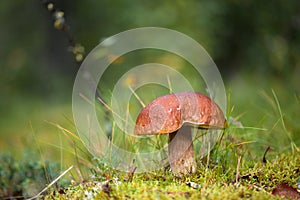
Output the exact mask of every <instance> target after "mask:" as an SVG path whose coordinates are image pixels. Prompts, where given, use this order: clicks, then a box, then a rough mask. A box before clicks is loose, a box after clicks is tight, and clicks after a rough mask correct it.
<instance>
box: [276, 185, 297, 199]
mask: <svg viewBox="0 0 300 200" xmlns="http://www.w3.org/2000/svg"><path fill="white" fill-rule="evenodd" d="M272 194H273V195H274V196H283V197H285V198H290V199H300V194H299V193H298V191H297V190H296V189H295V188H293V187H291V186H289V185H287V184H284V183H281V184H279V185H277V186H276V188H275V189H274V190H273V191H272Z"/></svg>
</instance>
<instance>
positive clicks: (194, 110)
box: [134, 92, 227, 176]
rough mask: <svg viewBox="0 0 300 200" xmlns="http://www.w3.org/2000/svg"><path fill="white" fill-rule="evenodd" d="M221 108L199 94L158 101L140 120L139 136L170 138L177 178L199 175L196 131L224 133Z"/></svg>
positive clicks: (170, 154) (171, 96) (171, 164)
mask: <svg viewBox="0 0 300 200" xmlns="http://www.w3.org/2000/svg"><path fill="white" fill-rule="evenodd" d="M226 124H227V123H226V120H225V117H224V114H223V112H222V110H221V109H220V107H219V106H218V105H217V104H216V103H215V102H214V101H213V100H211V99H210V98H209V97H207V96H205V95H203V94H200V93H198V92H181V93H175V94H168V95H164V96H161V97H158V98H156V99H155V100H153V101H152V102H151V103H150V104H148V105H147V106H146V107H145V108H143V110H142V111H141V112H140V114H139V115H138V117H137V120H136V125H135V129H134V133H135V134H136V135H151V134H152V135H153V134H169V144H168V153H169V163H170V167H171V170H172V172H173V173H174V174H177V175H179V176H180V175H181V174H188V173H194V172H195V171H196V161H195V158H194V146H193V139H192V127H197V128H199V129H209V128H216V129H224V128H226Z"/></svg>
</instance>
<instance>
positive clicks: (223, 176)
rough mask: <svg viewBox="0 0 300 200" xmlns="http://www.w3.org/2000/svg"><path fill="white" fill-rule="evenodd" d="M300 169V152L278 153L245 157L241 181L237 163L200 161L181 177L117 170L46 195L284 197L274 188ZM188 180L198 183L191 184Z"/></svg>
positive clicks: (292, 182) (289, 180)
mask: <svg viewBox="0 0 300 200" xmlns="http://www.w3.org/2000/svg"><path fill="white" fill-rule="evenodd" d="M253 163H254V164H253ZM247 166H252V167H247ZM299 169H300V155H298V154H296V153H295V154H289V155H287V154H282V155H279V156H277V157H276V158H275V159H274V160H271V161H268V162H267V163H265V164H264V163H262V162H261V161H260V162H255V161H253V160H249V161H244V162H243V165H241V168H240V171H239V174H240V176H239V181H238V182H236V181H235V176H236V166H235V165H232V166H230V165H229V166H228V168H227V169H225V170H224V169H223V166H221V164H219V165H215V166H214V167H211V166H210V167H208V168H207V167H206V166H204V165H199V166H198V169H197V172H196V173H195V174H193V175H190V176H185V177H182V178H175V177H174V176H173V175H172V174H171V173H170V172H169V171H165V170H159V171H156V172H149V173H140V174H134V176H133V179H132V182H126V181H124V177H125V176H126V174H124V173H122V172H116V171H114V172H112V173H113V174H114V176H115V177H114V178H113V179H111V180H107V181H102V180H103V177H99V179H98V180H99V181H97V180H93V181H90V182H85V183H79V184H77V185H71V186H69V187H68V188H66V189H64V190H63V191H61V192H58V191H52V192H51V193H50V194H49V195H47V196H46V197H45V199H281V198H280V197H276V196H272V194H271V193H272V190H273V189H274V188H275V187H276V185H278V184H280V183H286V184H288V185H290V186H292V187H294V188H296V187H297V181H298V179H299V177H300V170H299ZM224 171H225V172H226V173H224ZM111 177H112V176H111ZM187 182H193V183H197V184H198V185H197V187H191V186H189V185H188V184H187Z"/></svg>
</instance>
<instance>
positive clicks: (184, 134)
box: [168, 126, 196, 175]
mask: <svg viewBox="0 0 300 200" xmlns="http://www.w3.org/2000/svg"><path fill="white" fill-rule="evenodd" d="M168 147H169V163H170V166H171V170H172V172H173V173H174V174H177V175H181V174H189V173H194V172H195V171H196V161H195V158H194V146H193V138H192V130H191V127H189V126H183V127H182V128H181V129H179V130H178V131H175V132H173V133H170V134H169V146H168Z"/></svg>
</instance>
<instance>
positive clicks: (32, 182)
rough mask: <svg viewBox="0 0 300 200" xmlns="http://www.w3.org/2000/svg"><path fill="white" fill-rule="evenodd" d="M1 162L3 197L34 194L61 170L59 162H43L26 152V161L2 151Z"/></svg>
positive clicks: (0, 179)
mask: <svg viewBox="0 0 300 200" xmlns="http://www.w3.org/2000/svg"><path fill="white" fill-rule="evenodd" d="M0 163H1V164H0V188H1V189H0V197H1V198H5V197H6V198H8V197H19V198H21V197H23V198H26V197H30V196H33V195H35V194H37V193H38V192H39V191H40V190H42V189H43V188H44V187H45V186H46V185H47V184H48V183H49V182H51V181H52V180H53V179H54V178H55V177H56V176H57V175H58V172H59V170H60V168H59V164H58V163H55V162H48V161H47V162H43V161H42V160H40V159H39V158H37V156H35V155H32V154H25V155H24V161H19V160H16V159H14V158H13V157H12V156H11V155H10V154H2V153H1V154H0ZM63 182H64V181H61V182H60V185H61V184H63Z"/></svg>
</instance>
